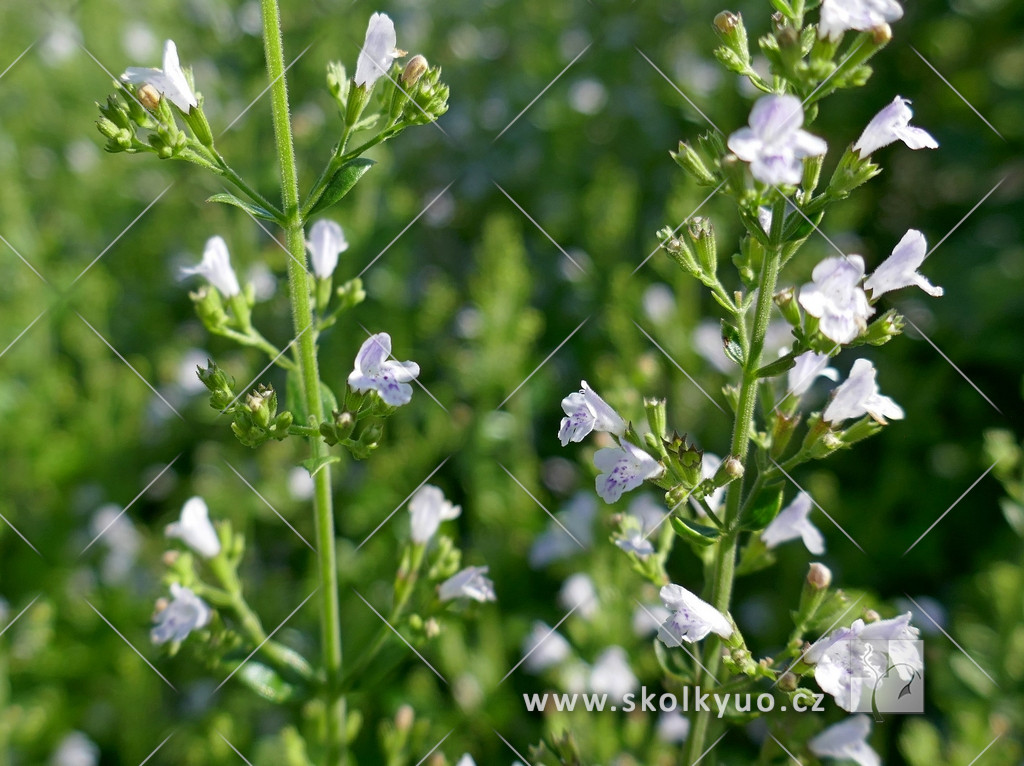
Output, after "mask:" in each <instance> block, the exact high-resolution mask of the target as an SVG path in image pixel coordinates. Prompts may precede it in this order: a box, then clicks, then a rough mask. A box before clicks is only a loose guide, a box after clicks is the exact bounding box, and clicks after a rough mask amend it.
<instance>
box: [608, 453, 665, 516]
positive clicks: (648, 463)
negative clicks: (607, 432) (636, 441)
mask: <svg viewBox="0 0 1024 766" xmlns="http://www.w3.org/2000/svg"><path fill="white" fill-rule="evenodd" d="M619 444H620V445H621V446H619V447H605V448H603V449H599V450H598V451H597V452H595V453H594V465H596V466H597V468H598V470H599V471H601V473H600V474H599V475H598V477H597V480H596V486H597V494H598V495H600V496H601V498H602V499H603V500H604V501H605V502H606V503H614V502H615V501H616V500H618V499H619V498H620V497H622V493H623V492H629V491H630V490H632V489H636V488H637V487H639V486H640V485H641V484H643V483H644V480H646V479H655V478H657V477H659V476H661V475H662V474H663V473H664V472H665V466H663V465H662V464H661V463H659V462H658V461H657V460H655V459H654V458H653V457H651V456H650V455H648V454H647V453H646V452H644V451H643V450H642V449H640V448H639V447H635V446H633V445H632V444H630V443H629V442H628V441H626V440H625V439H623V440H620V441H619Z"/></svg>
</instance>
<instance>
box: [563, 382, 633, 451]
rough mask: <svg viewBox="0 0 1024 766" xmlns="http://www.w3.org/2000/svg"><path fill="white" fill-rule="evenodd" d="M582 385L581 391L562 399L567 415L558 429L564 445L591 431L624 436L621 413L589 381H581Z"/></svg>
mask: <svg viewBox="0 0 1024 766" xmlns="http://www.w3.org/2000/svg"><path fill="white" fill-rule="evenodd" d="M580 385H581V386H582V388H581V389H580V390H579V391H577V392H575V393H572V394H569V395H568V396H567V397H565V398H564V399H562V410H563V411H564V412H565V415H566V417H564V418H562V423H561V425H560V427H559V429H558V438H559V439H560V440H561V442H562V446H563V447H564V446H565V445H567V444H568V443H569V442H579V441H583V438H584V437H585V436H586V435H587V434H589V433H590V432H591V431H608V432H610V433H613V434H615V435H616V436H622V434H624V433H625V432H626V424H625V422H624V421H623V420H622V418H621V417H619V414H618V413H617V412H616V411H615V410H613V409H612V408H611V406H609V404H608V403H607V402H606V401H605V400H604V399H602V398H601V397H600V396H598V394H597V392H596V391H594V389H592V388H591V387H590V386H589V385H587V381H585V380H583V381H580Z"/></svg>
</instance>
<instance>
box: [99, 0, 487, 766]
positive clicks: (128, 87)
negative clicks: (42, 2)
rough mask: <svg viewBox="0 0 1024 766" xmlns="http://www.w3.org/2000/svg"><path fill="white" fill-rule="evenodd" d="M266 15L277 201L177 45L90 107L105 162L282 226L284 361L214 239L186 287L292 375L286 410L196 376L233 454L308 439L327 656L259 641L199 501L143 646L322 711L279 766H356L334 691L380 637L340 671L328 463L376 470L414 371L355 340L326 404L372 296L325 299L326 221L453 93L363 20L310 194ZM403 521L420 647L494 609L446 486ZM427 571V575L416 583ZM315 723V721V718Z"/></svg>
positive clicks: (333, 88)
mask: <svg viewBox="0 0 1024 766" xmlns="http://www.w3.org/2000/svg"><path fill="white" fill-rule="evenodd" d="M261 5H262V19H263V40H264V49H265V55H266V63H267V75H268V78H269V82H270V87H269V90H270V98H271V104H272V112H273V122H274V134H275V139H276V156H277V159H278V163H279V166H280V176H281V195H280V200H279V201H278V202H276V203H275V202H273V201H271V199H270V198H269V197H267V196H264V195H263V194H261V193H260V192H258V191H257V190H256V189H255V188H254V187H253V186H252V185H250V184H249V183H247V182H246V181H245V180H244V179H243V178H242V177H241V176H240V175H239V174H238V173H236V172H235V171H234V169H232V167H231V166H230V165H229V164H228V162H227V161H226V160H225V158H224V157H223V156H222V154H221V153H220V151H219V150H218V148H217V146H216V144H215V141H214V138H213V133H212V131H211V129H210V125H209V123H208V122H207V119H206V116H205V115H204V112H203V97H202V95H201V94H200V93H199V92H198V91H197V90H196V88H195V83H194V82H193V79H192V75H191V72H190V70H188V69H186V68H183V67H182V66H181V63H180V60H179V56H178V49H177V47H176V45H175V44H174V42H172V41H170V40H168V41H167V42H166V44H165V47H164V56H163V63H162V67H161V68H160V69H150V68H141V67H129V68H127V69H126V70H125V72H124V74H123V75H122V77H121V82H119V83H118V89H117V92H116V93H115V94H114V95H111V96H110V97H109V98H108V99H107V101H106V103H105V104H103V105H101V106H100V112H101V118H100V120H99V122H98V127H99V130H100V132H101V133H102V134H103V135H104V136H105V137H106V139H107V145H106V149H107V150H108V151H110V152H114V153H116V152H127V153H129V154H140V153H152V154H155V155H157V157H159V158H161V159H179V160H186V161H188V162H191V163H193V164H195V165H198V166H200V167H202V168H204V169H205V170H208V171H211V172H213V173H214V174H216V175H217V176H219V177H221V178H222V179H223V180H224V181H226V182H227V183H230V184H231V185H232V186H233V187H234V189H235V191H234V192H225V193H221V194H216V195H214V196H213V197H211V198H210V201H212V202H217V203H223V204H227V205H232V206H235V207H237V208H240V209H241V210H243V211H245V212H246V213H247V214H248V215H250V216H251V217H252V218H254V219H257V220H262V221H269V222H271V223H274V224H276V225H278V226H280V227H281V228H282V229H283V230H284V233H285V237H286V247H287V251H288V254H289V258H288V261H287V268H288V291H289V298H290V303H291V314H292V318H293V327H292V330H293V332H294V340H293V341H292V343H291V344H289V346H287V347H286V348H284V349H278V348H277V347H275V346H274V345H273V344H272V343H271V342H270V341H269V340H267V338H266V337H265V336H264V335H263V334H262V333H261V332H260V331H259V330H258V329H257V328H256V326H255V322H254V316H253V312H254V309H255V308H256V305H255V297H254V295H255V291H254V289H253V286H252V285H249V284H245V285H243V284H241V283H240V282H239V280H238V277H237V276H236V273H235V270H234V268H233V266H232V263H231V254H230V249H229V246H228V243H227V242H226V241H225V240H224V239H223V238H221V237H220V236H211V237H210V238H209V239H208V240H207V242H206V246H205V249H204V252H203V257H202V260H201V261H200V262H199V263H198V264H196V265H195V266H193V267H191V268H187V269H185V270H184V274H185V275H195V276H198V277H201V278H202V279H203V280H204V282H205V284H203V285H202V286H200V287H199V288H198V289H197V290H196V291H195V292H193V293H192V294H191V297H192V299H193V301H194V303H195V308H196V311H197V313H198V315H199V317H200V319H201V320H202V322H203V324H204V326H205V327H206V329H207V330H208V331H209V332H211V333H213V334H215V335H220V336H223V337H225V338H228V339H231V340H233V341H235V342H237V343H239V344H241V345H243V346H248V347H251V348H255V349H259V350H261V351H263V352H265V353H266V354H267V356H268V357H269V359H270V360H271V363H272V364H274V365H277V366H278V367H279V368H281V369H283V370H284V371H285V373H286V375H287V376H288V386H287V392H286V396H285V397H284V398H283V401H279V398H278V392H277V391H276V390H275V389H274V388H273V387H272V386H270V385H265V384H262V383H261V384H260V385H258V386H257V387H256V388H254V389H252V390H249V391H245V390H238V389H237V388H236V385H235V382H234V381H233V380H231V379H229V377H228V376H227V375H226V374H225V372H224V371H223V370H222V369H221V368H219V367H218V366H217V365H216V364H215V363H214V362H213V361H210V362H209V363H208V365H207V366H206V367H205V368H200V369H199V371H198V372H199V377H200V379H201V380H202V382H203V383H204V384H205V385H206V387H207V388H208V389H209V391H210V404H211V406H212V407H214V408H215V409H216V410H218V411H220V412H221V413H223V414H226V415H228V416H230V418H231V429H232V430H233V431H234V433H235V435H236V436H237V438H238V439H239V441H240V442H241V443H242V444H245V445H247V446H249V447H258V446H260V445H261V444H263V443H265V442H267V441H268V440H271V439H273V440H284V439H287V438H289V437H299V438H302V439H305V440H307V441H308V445H309V458H308V459H307V460H306V461H304V463H303V465H304V466H305V467H306V468H307V469H308V471H309V474H310V475H311V476H312V480H313V482H314V493H313V511H314V516H315V529H316V534H315V541H316V546H315V551H316V567H317V570H318V574H319V588H318V590H317V595H318V599H319V602H320V622H321V658H320V660H319V662H317V663H312V662H310V661H308V660H307V659H306V658H304V657H302V656H301V655H300V654H299V653H298V652H296V651H295V650H293V649H292V648H289V647H287V646H285V645H284V644H282V643H279V642H278V641H276V640H274V638H273V635H272V634H271V635H268V634H267V633H266V631H265V630H264V628H263V625H262V623H261V620H260V618H259V616H258V615H257V614H256V611H255V610H254V609H253V608H252V606H251V605H250V603H249V602H248V601H247V594H246V593H245V590H244V585H243V583H242V582H241V581H240V578H239V575H238V566H239V563H240V561H241V559H242V556H243V553H244V547H245V545H244V540H243V538H242V536H241V535H240V534H238V533H236V532H234V531H233V530H232V529H231V526H230V524H229V523H228V522H227V521H218V522H217V523H213V522H211V520H210V512H209V509H208V508H207V505H206V503H205V501H204V500H203V499H202V498H199V497H194V498H192V499H190V500H188V501H187V502H186V503H185V504H184V507H183V508H182V510H181V517H180V519H179V521H177V522H174V523H173V524H170V525H169V526H168V527H167V530H166V534H167V536H168V537H169V538H173V539H176V540H180V541H181V542H182V543H183V545H184V548H185V550H183V551H175V552H173V553H172V554H170V555H169V556H168V557H167V560H168V564H169V567H168V571H167V574H166V576H165V581H166V583H167V585H168V586H169V589H170V594H171V600H170V601H167V600H164V599H161V601H160V603H158V610H157V615H156V617H155V625H154V627H153V629H152V632H151V637H152V640H153V642H154V643H157V644H168V645H170V646H171V648H172V651H176V650H177V648H178V646H179V645H180V644H181V642H182V641H184V640H185V639H186V637H188V636H189V635H190V634H193V633H197V634H198V637H199V639H200V645H199V647H198V648H199V650H200V653H201V654H204V655H205V656H206V658H207V659H208V660H209V661H211V662H212V663H213V664H214V665H216V666H219V667H223V668H226V669H230V670H231V673H232V675H235V674H236V673H237V677H238V679H240V680H241V681H242V682H244V683H246V684H248V685H249V686H250V687H251V688H253V689H254V690H256V691H257V692H258V693H260V694H261V695H262V696H264V697H266V698H267V699H271V700H274V701H278V702H285V701H288V702H303V701H313V700H318V704H314V705H305V706H304V707H302V708H301V710H302V711H303V719H304V720H299V721H296V722H294V723H295V725H296V728H293V729H289V730H287V731H286V732H285V734H284V735H283V737H282V741H283V742H284V743H285V744H284V747H285V750H286V751H287V758H288V762H289V763H312V762H315V763H318V764H323V765H324V766H335V765H336V764H343V763H346V762H348V761H350V760H351V759H350V758H349V757H348V748H349V744H350V742H351V740H352V738H353V737H354V736H355V733H356V730H357V728H358V723H359V716H358V715H357V714H348V713H347V712H346V709H345V694H344V692H345V690H346V689H351V688H353V687H355V686H356V685H358V680H359V672H360V670H362V669H365V668H366V666H367V665H368V663H369V662H370V661H371V660H372V659H373V657H374V656H375V655H376V653H377V652H378V651H379V650H380V648H381V646H382V645H383V644H384V642H385V641H386V640H387V639H388V638H389V637H390V633H389V632H388V629H387V628H386V627H384V626H382V628H381V633H380V634H379V635H378V637H377V639H376V640H375V641H373V642H372V643H371V644H370V645H369V647H368V648H367V649H366V650H365V651H364V654H363V655H362V656H361V657H358V658H356V659H355V660H354V661H350V662H349V663H346V664H345V665H344V666H343V664H342V624H341V618H340V615H339V605H338V580H337V559H336V546H337V541H336V535H335V515H334V514H335V510H334V507H333V491H332V486H331V465H332V463H334V462H336V461H338V460H341V457H340V455H338V454H336V453H337V452H338V451H339V450H340V448H343V449H344V450H346V451H347V452H348V453H350V455H351V456H352V457H354V458H355V459H364V458H367V457H369V456H370V454H371V453H372V452H373V451H374V449H375V448H376V447H377V446H378V443H379V441H380V439H381V437H382V434H383V429H384V424H385V422H386V421H387V419H388V418H389V417H391V416H392V415H393V414H394V413H395V411H396V409H397V408H398V407H400V406H402V405H405V404H408V403H409V401H410V400H411V398H412V394H413V389H412V386H411V385H410V383H411V382H412V381H414V380H415V379H416V378H417V376H418V375H419V366H418V365H417V364H416V363H415V362H411V361H402V362H400V361H397V360H395V359H394V358H393V357H392V346H391V337H390V336H389V335H388V333H386V332H378V333H375V334H372V335H370V337H368V338H367V339H366V340H365V342H363V344H362V347H361V348H360V350H359V353H358V355H357V356H356V358H355V360H354V363H353V368H352V372H351V374H350V375H349V376H348V379H347V381H346V382H347V389H346V390H345V392H344V394H343V395H341V396H337V395H336V394H335V390H337V388H338V386H339V385H344V384H345V382H340V381H328V380H321V377H320V373H319V368H318V339H319V336H320V333H321V332H322V331H323V330H325V329H326V328H328V327H331V326H332V325H334V324H335V323H336V322H337V321H338V319H339V317H340V315H341V314H342V313H343V312H345V311H347V310H350V309H352V308H353V307H355V306H356V305H358V304H359V303H360V302H361V301H362V300H363V298H364V297H365V293H364V292H363V286H362V283H361V282H360V280H359V279H358V278H356V279H353V280H350V281H348V282H345V283H344V284H342V285H338V286H335V285H334V283H333V278H334V271H335V268H336V266H337V264H338V257H339V255H340V254H341V253H342V252H344V251H345V250H346V249H347V248H348V242H347V241H346V238H345V235H344V232H343V230H342V228H341V226H340V225H339V224H338V223H337V222H335V221H332V220H329V219H326V218H322V217H319V216H320V215H321V214H322V213H323V212H324V211H326V210H327V209H328V208H329V207H331V206H332V205H334V204H335V203H337V202H339V201H340V200H341V199H342V198H343V197H344V196H345V195H346V194H348V193H349V192H350V191H351V190H352V188H353V187H354V186H355V185H356V183H357V182H358V181H359V180H360V178H362V176H363V175H364V174H365V173H366V172H367V171H368V170H369V168H370V167H371V166H372V165H373V164H374V163H373V161H372V160H370V159H368V158H367V157H365V156H364V155H365V153H366V152H367V151H368V150H369V149H371V148H372V147H374V146H376V145H378V144H380V143H382V142H384V141H386V140H388V139H390V138H393V137H394V136H396V135H398V134H399V133H401V132H402V131H403V130H405V129H406V128H408V127H410V126H414V125H422V124H427V123H430V122H433V121H435V120H437V119H438V117H440V116H441V115H442V114H444V113H445V111H446V110H447V99H448V87H447V86H446V85H445V84H444V83H443V82H442V81H441V70H440V68H439V67H432V66H430V65H429V64H428V63H427V60H426V59H425V58H424V57H423V56H421V55H416V56H412V57H411V58H409V59H408V61H407V62H406V63H404V65H403V64H402V63H401V62H400V61H399V60H400V59H402V58H404V57H405V56H406V55H407V54H406V53H405V52H404V51H401V50H399V49H398V47H397V34H396V30H395V25H394V23H393V22H392V20H391V19H390V18H389V17H388V16H387V15H386V14H383V13H374V14H373V15H372V16H371V17H370V20H369V24H368V26H367V30H366V35H365V39H364V43H363V46H362V49H361V51H360V53H359V56H358V59H357V62H356V68H355V75H354V77H351V78H350V77H349V76H348V75H347V74H346V70H345V67H344V66H343V65H342V64H340V63H336V62H332V63H331V64H329V65H328V68H327V84H328V88H329V90H330V93H331V95H332V96H333V99H334V101H335V102H336V104H337V106H338V109H339V112H340V115H341V128H340V135H339V138H338V140H337V142H336V144H335V145H334V148H333V151H332V153H331V156H330V157H329V158H328V161H327V162H326V164H325V166H324V169H323V171H322V172H321V174H320V176H319V177H318V178H317V179H316V181H315V182H314V183H313V184H312V187H311V188H310V190H309V192H308V193H307V194H306V195H305V197H304V198H303V197H302V196H300V187H299V179H298V175H297V166H296V161H295V153H294V147H293V141H292V127H291V122H290V117H289V105H288V90H287V80H286V70H285V65H284V56H283V50H282V41H281V23H280V17H279V9H278V4H277V0H262V4H261ZM182 123H184V125H182ZM357 139H358V140H357ZM307 230H308V234H307ZM307 253H308V255H309V263H310V264H311V267H312V271H311V272H310V271H309V270H308V269H307V265H306V264H307ZM350 331H351V328H350ZM268 366H269V365H268ZM332 448H336V449H334V450H333V451H332ZM410 511H411V514H412V524H411V527H412V534H411V539H410V540H409V541H408V543H407V544H406V546H405V549H404V551H403V552H402V554H401V557H400V559H399V560H400V566H399V568H398V571H397V573H396V577H395V587H394V598H393V605H392V608H391V611H390V613H389V618H388V622H389V624H395V623H396V621H398V620H399V619H401V618H402V617H403V612H404V610H405V609H406V607H407V605H408V604H409V602H410V600H411V599H412V597H413V595H414V594H415V593H416V586H417V584H422V583H424V582H425V583H426V584H427V585H431V584H432V585H434V586H436V588H429V589H424V588H421V589H420V594H421V596H423V599H422V600H423V601H424V602H425V603H424V604H422V606H423V608H422V609H420V611H419V613H418V615H417V625H419V628H418V631H419V634H420V637H429V636H430V635H431V631H433V633H434V634H436V632H437V630H438V625H437V622H438V620H440V619H441V618H442V617H443V613H444V611H445V608H446V605H447V602H450V601H454V600H464V599H469V600H474V601H478V602H485V601H492V600H494V599H495V593H494V588H493V586H492V584H491V582H490V580H489V579H488V578H487V577H486V573H487V568H486V567H466V568H464V569H461V570H460V568H459V567H460V557H461V553H460V551H459V550H458V549H457V548H456V547H455V545H454V543H453V541H452V540H451V538H449V537H446V536H444V535H441V534H439V527H440V525H441V523H442V522H444V521H447V520H450V519H453V518H455V517H456V516H458V514H459V509H458V508H457V507H454V506H452V505H451V504H450V503H448V502H447V501H446V500H445V498H444V495H443V493H442V491H441V490H440V489H439V488H437V487H432V486H429V485H428V486H424V487H422V488H421V489H420V490H418V492H417V493H416V494H415V496H414V497H413V498H412V499H411V502H410ZM428 554H429V555H428ZM425 568H426V569H427V573H426V574H422V573H423V571H424V569H425ZM421 574H422V576H421ZM248 595H249V597H251V596H252V594H248ZM431 626H432V627H431ZM413 632H414V633H415V632H416V631H415V629H413ZM293 709H299V708H293ZM313 717H315V718H316V720H308V719H310V718H313ZM410 725H411V724H410ZM399 739H400V738H398V739H396V740H394V741H393V742H389V743H385V749H386V750H388V762H389V763H398V762H405V760H404V759H405V758H406V757H407V756H406V755H405V754H404V753H403V752H399V751H401V750H402V748H403V747H404V745H403V744H401V742H399ZM396 743H398V744H396ZM396 748H397V749H396ZM460 763H462V764H470V763H472V759H470V758H469V757H468V756H466V757H464V758H463V760H462V761H460Z"/></svg>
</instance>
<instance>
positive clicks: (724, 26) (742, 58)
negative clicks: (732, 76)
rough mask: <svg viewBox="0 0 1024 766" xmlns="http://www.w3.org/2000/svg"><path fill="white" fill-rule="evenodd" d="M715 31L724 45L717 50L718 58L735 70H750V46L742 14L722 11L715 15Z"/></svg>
mask: <svg viewBox="0 0 1024 766" xmlns="http://www.w3.org/2000/svg"><path fill="white" fill-rule="evenodd" d="M715 31H716V32H717V33H718V36H719V38H720V39H721V41H722V46H721V47H720V48H718V49H717V50H715V56H716V57H717V58H718V60H719V61H721V62H722V63H723V64H725V66H726V67H728V68H729V69H730V70H731V71H733V72H739V73H743V72H746V71H747V70H749V69H750V47H749V45H748V43H747V29H746V27H744V26H743V16H742V14H739V13H732V12H731V11H722V12H721V13H719V14H718V15H717V16H715Z"/></svg>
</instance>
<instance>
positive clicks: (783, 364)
mask: <svg viewBox="0 0 1024 766" xmlns="http://www.w3.org/2000/svg"><path fill="white" fill-rule="evenodd" d="M795 365H796V355H795V354H793V353H792V352H790V353H788V354H786V355H785V356H782V357H779V358H778V359H776V360H775V361H774V362H771V363H769V364H766V365H765V366H764V367H762V368H761V369H759V370H758V371H757V377H759V378H774V377H775V376H776V375H781V374H782V373H784V372H789V370H791V369H793V367H794V366H795Z"/></svg>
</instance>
